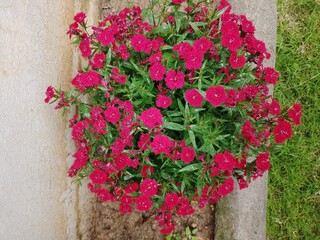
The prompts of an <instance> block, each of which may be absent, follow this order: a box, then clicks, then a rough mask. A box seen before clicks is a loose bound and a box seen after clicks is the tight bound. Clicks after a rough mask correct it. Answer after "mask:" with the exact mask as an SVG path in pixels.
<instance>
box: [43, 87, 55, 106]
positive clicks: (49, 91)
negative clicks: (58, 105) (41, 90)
mask: <svg viewBox="0 0 320 240" xmlns="http://www.w3.org/2000/svg"><path fill="white" fill-rule="evenodd" d="M46 96H47V97H46V99H44V102H45V103H48V102H50V100H51V99H52V98H53V97H54V88H53V87H52V86H49V87H48V88H47V90H46Z"/></svg>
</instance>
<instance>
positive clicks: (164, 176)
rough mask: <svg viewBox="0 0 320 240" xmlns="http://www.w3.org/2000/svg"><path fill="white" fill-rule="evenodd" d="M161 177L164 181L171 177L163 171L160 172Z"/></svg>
mask: <svg viewBox="0 0 320 240" xmlns="http://www.w3.org/2000/svg"><path fill="white" fill-rule="evenodd" d="M161 176H162V177H163V178H164V179H169V178H171V177H172V176H171V175H170V174H168V173H166V172H164V171H162V172H161Z"/></svg>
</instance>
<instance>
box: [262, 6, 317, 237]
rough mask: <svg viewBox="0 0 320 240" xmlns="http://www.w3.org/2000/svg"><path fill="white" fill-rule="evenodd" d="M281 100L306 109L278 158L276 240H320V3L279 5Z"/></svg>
mask: <svg viewBox="0 0 320 240" xmlns="http://www.w3.org/2000/svg"><path fill="white" fill-rule="evenodd" d="M278 16H279V20H278V39H277V59H276V69H277V70H278V71H279V72H280V73H281V76H282V77H281V80H280V81H279V83H278V84H277V86H276V89H275V93H274V94H275V97H276V99H277V100H279V101H280V102H281V103H283V105H284V106H289V105H290V104H291V103H293V102H300V103H301V104H302V105H303V118H302V125H301V126H299V127H297V128H295V129H296V133H295V135H294V137H293V138H292V139H291V140H289V141H288V142H287V143H286V144H284V145H283V146H281V148H279V149H277V150H276V153H275V154H273V156H272V165H273V166H272V168H271V170H270V172H269V193H268V218H267V219H268V226H267V233H268V239H270V240H281V239H290V240H292V239H303V240H304V239H306V240H313V239H320V1H319V0H278Z"/></svg>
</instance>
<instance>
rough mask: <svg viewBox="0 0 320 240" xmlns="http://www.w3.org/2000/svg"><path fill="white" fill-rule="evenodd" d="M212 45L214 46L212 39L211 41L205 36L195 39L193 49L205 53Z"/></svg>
mask: <svg viewBox="0 0 320 240" xmlns="http://www.w3.org/2000/svg"><path fill="white" fill-rule="evenodd" d="M212 47H213V43H212V41H210V40H209V39H207V38H205V37H202V38H200V39H198V40H196V41H194V44H193V49H194V50H195V51H197V52H199V53H201V54H205V53H206V52H207V51H208V50H209V49H210V48H212Z"/></svg>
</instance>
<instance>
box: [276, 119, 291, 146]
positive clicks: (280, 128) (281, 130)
mask: <svg viewBox="0 0 320 240" xmlns="http://www.w3.org/2000/svg"><path fill="white" fill-rule="evenodd" d="M273 135H274V141H275V142H276V143H278V144H281V143H284V142H285V141H286V140H287V139H289V138H291V137H292V126H291V124H290V123H289V122H287V121H285V120H282V121H281V120H280V121H279V122H278V125H277V126H275V128H274V129H273Z"/></svg>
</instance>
